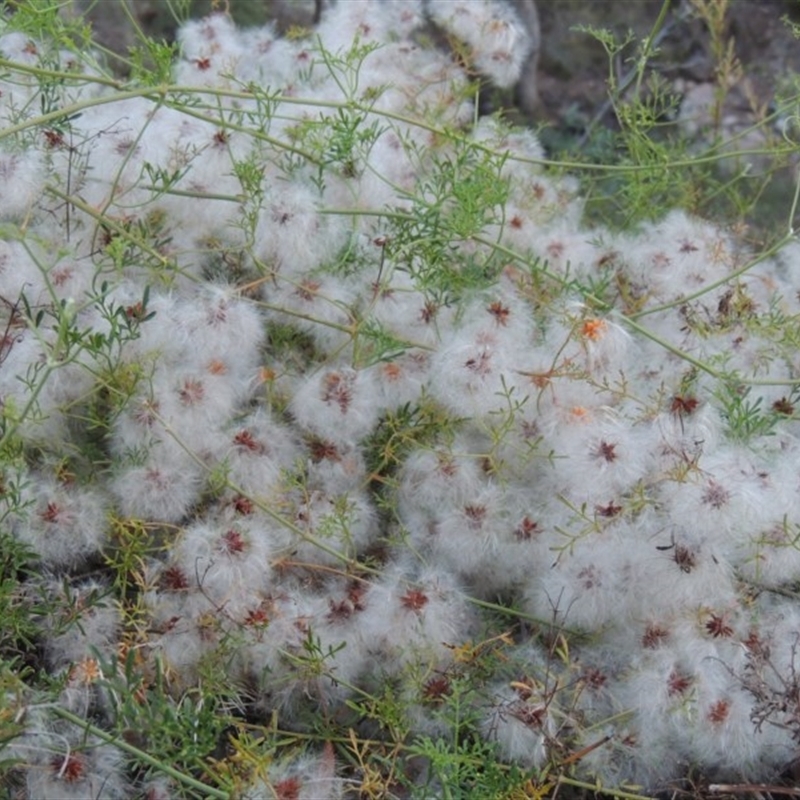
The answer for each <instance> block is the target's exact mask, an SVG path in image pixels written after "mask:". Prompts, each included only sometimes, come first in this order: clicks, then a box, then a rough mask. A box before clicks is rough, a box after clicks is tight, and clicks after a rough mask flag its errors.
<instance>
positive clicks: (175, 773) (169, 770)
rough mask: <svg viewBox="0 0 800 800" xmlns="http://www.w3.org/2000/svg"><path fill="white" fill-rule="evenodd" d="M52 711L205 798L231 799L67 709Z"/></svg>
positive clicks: (53, 708) (220, 790)
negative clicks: (198, 792) (200, 793)
mask: <svg viewBox="0 0 800 800" xmlns="http://www.w3.org/2000/svg"><path fill="white" fill-rule="evenodd" d="M52 711H53V713H54V714H55V715H56V716H57V717H61V718H62V719H65V720H67V721H68V722H72V723H73V724H74V725H77V726H78V727H80V728H82V729H83V730H85V731H86V732H87V733H91V734H92V735H93V736H96V737H97V738H98V739H102V740H103V741H104V742H106V743H108V744H110V745H113V746H114V747H118V748H119V749H120V750H123V751H124V752H126V753H129V754H130V755H132V756H133V757H134V758H136V759H137V760H138V761H141V762H142V763H144V764H148V765H149V766H151V767H155V768H156V769H157V770H159V771H160V772H163V773H164V774H165V775H168V776H169V777H170V778H174V779H175V780H176V781H179V782H180V783H182V784H184V785H185V786H189V787H191V788H192V789H197V790H198V791H200V792H202V793H203V795H204V796H205V797H209V798H215V799H218V800H228V799H229V798H230V794H229V793H228V792H226V791H223V790H222V789H215V788H214V787H213V786H208V785H207V784H205V783H203V782H202V781H199V780H197V778H193V777H192V776H191V775H186V774H185V773H183V772H181V771H180V770H177V769H175V767H171V766H169V764H165V763H164V762H163V761H159V760H158V759H157V758H155V757H154V756H151V755H150V754H149V753H145V752H144V750H140V749H139V748H138V747H134V746H133V745H132V744H128V742H126V741H125V740H124V739H120V738H118V737H116V736H113V735H112V734H110V733H108V732H107V731H104V730H103V729H102V728H98V727H97V726H96V725H94V724H92V723H91V722H89V721H88V720H85V719H83V718H82V717H79V716H78V715H77V714H73V713H72V712H71V711H67V710H66V709H65V708H61V707H60V706H57V705H56V706H53V707H52Z"/></svg>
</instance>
